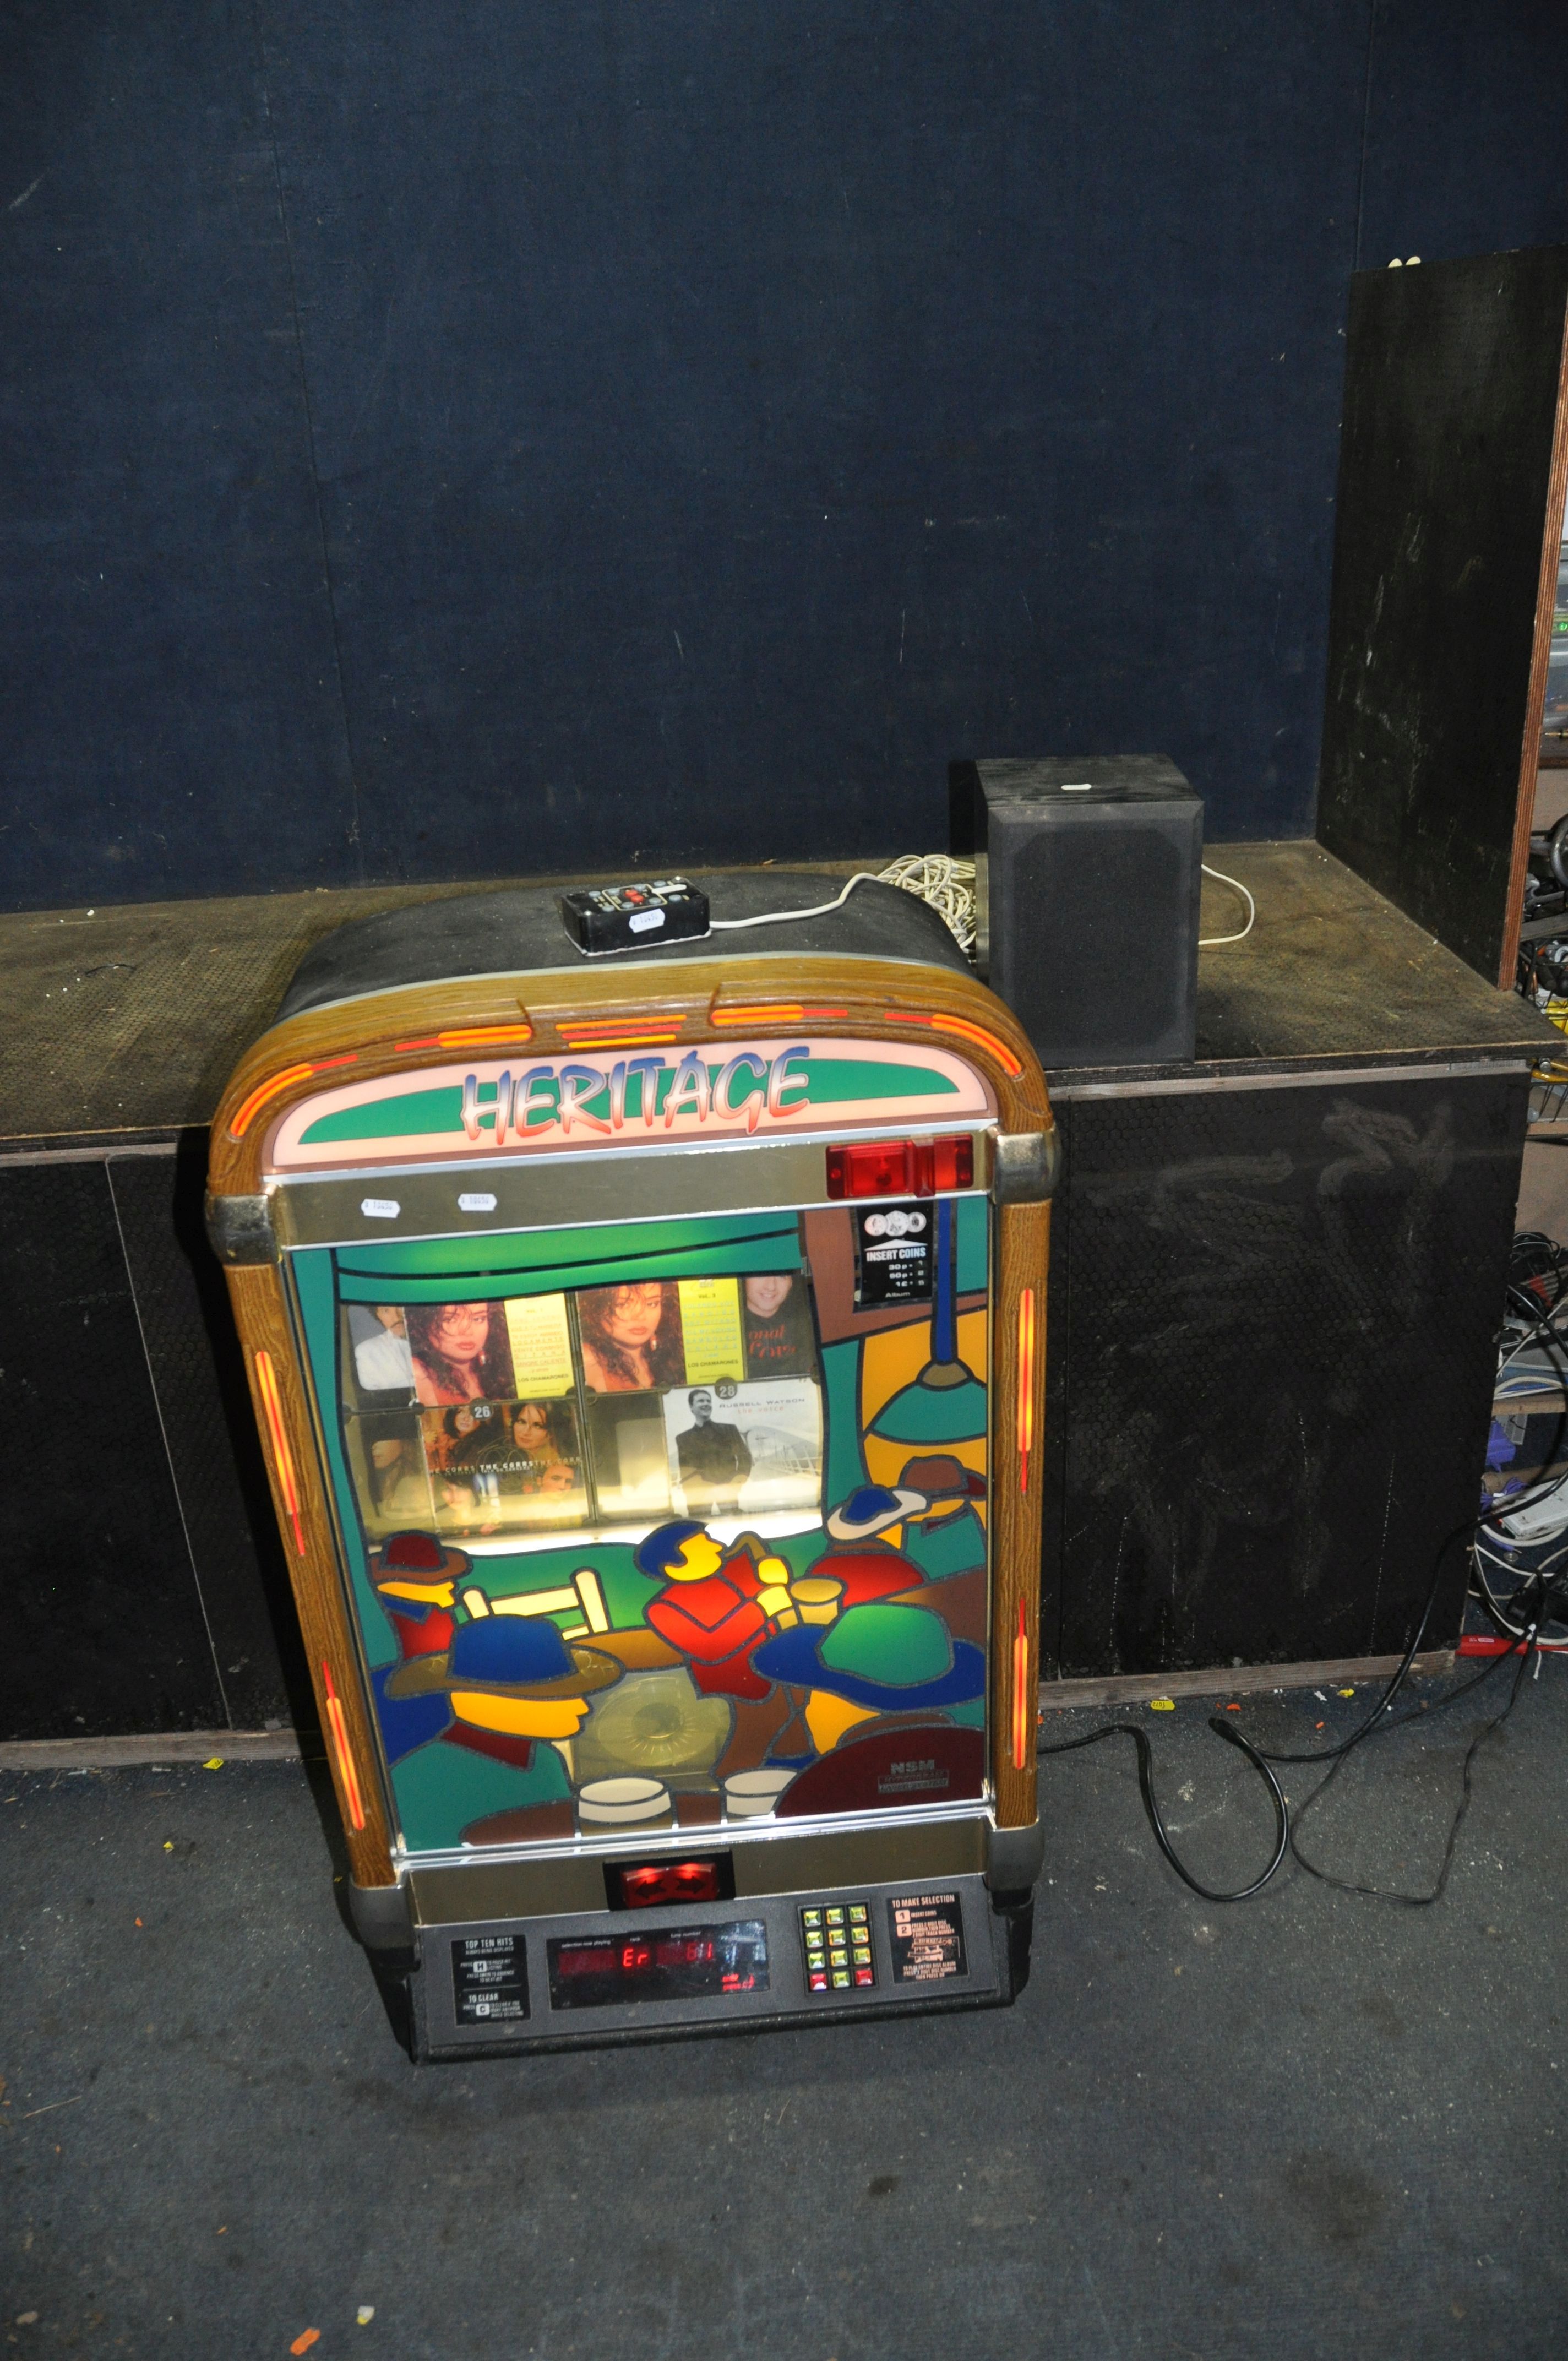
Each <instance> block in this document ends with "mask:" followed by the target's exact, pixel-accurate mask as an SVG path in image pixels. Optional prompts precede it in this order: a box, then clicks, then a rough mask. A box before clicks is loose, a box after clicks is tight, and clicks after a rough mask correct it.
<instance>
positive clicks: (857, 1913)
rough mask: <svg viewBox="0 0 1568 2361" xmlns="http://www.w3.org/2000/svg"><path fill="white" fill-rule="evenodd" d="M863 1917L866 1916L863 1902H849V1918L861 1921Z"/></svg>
mask: <svg viewBox="0 0 1568 2361" xmlns="http://www.w3.org/2000/svg"><path fill="white" fill-rule="evenodd" d="M865 1915H866V1905H865V1904H864V1903H863V1902H851V1903H850V1917H851V1918H861V1919H863V1918H864V1916H865Z"/></svg>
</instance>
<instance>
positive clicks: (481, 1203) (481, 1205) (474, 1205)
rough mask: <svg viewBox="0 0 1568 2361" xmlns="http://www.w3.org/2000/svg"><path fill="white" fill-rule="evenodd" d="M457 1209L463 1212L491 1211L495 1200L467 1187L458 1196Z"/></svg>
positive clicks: (494, 1207)
mask: <svg viewBox="0 0 1568 2361" xmlns="http://www.w3.org/2000/svg"><path fill="white" fill-rule="evenodd" d="M457 1210H458V1212H459V1213H494V1212H495V1210H496V1201H495V1199H494V1198H493V1197H491V1196H489V1195H488V1194H486V1193H484V1192H482V1191H479V1190H477V1189H468V1190H465V1191H464V1193H463V1194H462V1196H460V1197H459V1198H458V1200H457Z"/></svg>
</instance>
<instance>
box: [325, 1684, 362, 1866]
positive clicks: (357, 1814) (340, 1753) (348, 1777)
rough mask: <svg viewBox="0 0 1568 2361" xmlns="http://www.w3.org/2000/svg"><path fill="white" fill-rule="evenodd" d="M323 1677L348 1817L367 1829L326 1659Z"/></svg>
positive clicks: (340, 1702)
mask: <svg viewBox="0 0 1568 2361" xmlns="http://www.w3.org/2000/svg"><path fill="white" fill-rule="evenodd" d="M322 1678H323V1681H324V1682H325V1683H326V1719H327V1727H328V1729H329V1730H331V1732H332V1742H333V1748H334V1752H335V1753H336V1755H337V1770H338V1776H339V1778H340V1779H341V1780H342V1781H343V1793H344V1798H345V1802H346V1803H347V1806H348V1817H349V1818H350V1819H351V1820H352V1821H353V1823H354V1826H355V1827H356V1828H363V1827H364V1826H365V1798H364V1796H363V1795H361V1794H360V1792H359V1773H358V1772H357V1771H356V1769H355V1767H354V1757H353V1755H352V1754H351V1753H350V1752H349V1751H348V1724H347V1722H346V1721H345V1719H344V1715H343V1699H342V1698H341V1697H339V1696H338V1693H337V1691H336V1690H335V1689H334V1686H333V1685H332V1666H331V1665H330V1664H328V1663H327V1660H326V1658H325V1657H324V1656H323V1658H322Z"/></svg>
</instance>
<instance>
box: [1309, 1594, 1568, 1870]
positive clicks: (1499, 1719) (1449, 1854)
mask: <svg viewBox="0 0 1568 2361" xmlns="http://www.w3.org/2000/svg"><path fill="white" fill-rule="evenodd" d="M1533 1637H1534V1635H1533V1633H1531V1634H1530V1636H1528V1637H1527V1638H1525V1639H1524V1640H1522V1641H1520V1642H1519V1647H1518V1650H1517V1652H1516V1650H1514V1649H1512V1648H1510V1649H1508V1650H1506V1651H1505V1652H1504V1653H1501V1654H1499V1655H1497V1656H1494V1657H1493V1659H1492V1661H1491V1663H1490V1664H1488V1665H1487V1666H1486V1671H1485V1672H1484V1673H1482V1674H1480V1675H1479V1676H1478V1677H1477V1678H1476V1679H1475V1680H1473V1681H1466V1683H1465V1684H1464V1688H1463V1689H1460V1690H1458V1691H1456V1692H1455V1695H1457V1696H1459V1697H1464V1696H1466V1695H1468V1693H1469V1691H1470V1690H1471V1689H1474V1688H1479V1687H1480V1686H1481V1683H1482V1681H1484V1680H1486V1679H1487V1678H1488V1677H1489V1676H1490V1675H1491V1674H1493V1673H1494V1672H1496V1670H1497V1666H1498V1665H1499V1664H1507V1662H1508V1657H1509V1656H1510V1655H1513V1654H1515V1653H1518V1656H1519V1670H1518V1671H1517V1672H1516V1673H1515V1675H1514V1685H1513V1687H1512V1689H1511V1690H1510V1691H1509V1693H1508V1703H1507V1705H1506V1706H1505V1707H1504V1708H1503V1710H1502V1712H1501V1713H1498V1714H1494V1715H1493V1717H1492V1719H1491V1720H1490V1721H1485V1722H1483V1723H1482V1725H1481V1727H1480V1729H1479V1730H1477V1731H1476V1732H1475V1737H1474V1738H1473V1739H1472V1740H1471V1741H1470V1743H1469V1745H1468V1746H1467V1747H1466V1748H1465V1750H1464V1764H1463V1766H1462V1773H1461V1788H1460V1796H1459V1805H1458V1808H1457V1809H1456V1811H1455V1812H1454V1815H1453V1819H1452V1821H1451V1822H1450V1823H1449V1830H1448V1839H1447V1841H1446V1843H1445V1844H1444V1846H1443V1849H1442V1864H1441V1866H1440V1868H1439V1870H1438V1873H1437V1883H1435V1885H1434V1886H1433V1887H1432V1889H1431V1893H1430V1894H1403V1893H1401V1892H1400V1891H1399V1890H1398V1887H1397V1886H1383V1885H1360V1884H1357V1883H1356V1882H1355V1880H1354V1878H1348V1877H1335V1876H1334V1875H1333V1874H1332V1872H1331V1871H1329V1870H1326V1869H1321V1868H1320V1867H1319V1865H1318V1863H1317V1862H1316V1861H1309V1860H1308V1858H1307V1856H1306V1854H1305V1853H1304V1852H1303V1851H1302V1850H1301V1847H1300V1843H1299V1836H1300V1829H1301V1823H1302V1821H1303V1820H1304V1819H1305V1818H1306V1817H1307V1815H1308V1813H1309V1812H1310V1810H1311V1808H1312V1806H1313V1805H1314V1804H1316V1803H1318V1802H1320V1801H1321V1798H1322V1797H1323V1796H1324V1795H1327V1793H1328V1791H1329V1789H1330V1788H1331V1787H1332V1785H1333V1783H1334V1781H1335V1780H1336V1779H1337V1778H1338V1777H1339V1774H1340V1773H1341V1772H1342V1771H1343V1768H1344V1762H1345V1758H1344V1756H1343V1754H1342V1755H1341V1756H1340V1757H1339V1759H1338V1761H1337V1762H1336V1763H1335V1764H1334V1766H1333V1768H1332V1771H1331V1772H1330V1773H1329V1774H1328V1777H1327V1778H1326V1779H1325V1780H1324V1781H1323V1782H1322V1784H1321V1786H1319V1787H1316V1788H1314V1789H1313V1791H1312V1793H1311V1794H1310V1795H1309V1796H1308V1798H1307V1800H1306V1802H1305V1803H1304V1804H1303V1805H1302V1806H1301V1807H1300V1809H1299V1811H1298V1813H1297V1815H1296V1823H1295V1826H1294V1828H1292V1829H1291V1831H1290V1852H1291V1856H1292V1858H1293V1859H1294V1860H1295V1861H1297V1862H1298V1863H1299V1866H1300V1867H1301V1868H1302V1869H1304V1870H1305V1871H1306V1872H1307V1874H1308V1876H1309V1877H1315V1878H1316V1879H1317V1880H1318V1882H1319V1883H1320V1884H1322V1885H1332V1887H1333V1889H1334V1891H1335V1892H1336V1893H1337V1894H1363V1895H1365V1897H1366V1899H1367V1900H1368V1901H1371V1902H1398V1903H1402V1904H1403V1905H1405V1906H1406V1907H1407V1908H1408V1909H1411V1910H1425V1909H1430V1908H1431V1905H1432V1904H1433V1903H1436V1902H1441V1901H1442V1896H1443V1891H1444V1888H1445V1887H1446V1886H1447V1884H1448V1879H1449V1872H1450V1871H1451V1870H1452V1869H1453V1854H1454V1848H1455V1846H1456V1845H1457V1844H1458V1842H1459V1831H1460V1829H1461V1828H1463V1827H1464V1816H1465V1814H1466V1813H1467V1812H1468V1810H1469V1809H1470V1797H1471V1793H1472V1789H1471V1771H1472V1767H1473V1765H1474V1763H1475V1757H1476V1755H1477V1753H1478V1752H1479V1751H1480V1749H1481V1748H1482V1747H1483V1746H1484V1745H1485V1744H1486V1741H1487V1739H1488V1738H1490V1737H1491V1736H1492V1734H1493V1732H1494V1730H1501V1728H1502V1726H1503V1724H1504V1722H1505V1721H1507V1719H1508V1716H1509V1714H1510V1713H1512V1711H1513V1709H1514V1708H1515V1706H1516V1705H1518V1703H1519V1691H1520V1689H1521V1688H1522V1687H1523V1686H1524V1675H1525V1667H1526V1665H1527V1664H1529V1662H1530V1656H1531V1654H1532V1653H1533V1649H1532V1644H1531V1642H1532V1641H1533ZM1452 1703H1453V1698H1452V1697H1444V1698H1443V1699H1442V1704H1444V1705H1450V1704H1452ZM1422 1719H1425V1717H1424V1716H1423V1715H1421V1714H1420V1713H1407V1714H1402V1715H1401V1716H1400V1718H1399V1719H1398V1721H1397V1722H1385V1723H1384V1725H1383V1727H1384V1729H1385V1730H1402V1729H1403V1728H1404V1727H1405V1724H1406V1723H1407V1722H1411V1721H1420V1720H1422Z"/></svg>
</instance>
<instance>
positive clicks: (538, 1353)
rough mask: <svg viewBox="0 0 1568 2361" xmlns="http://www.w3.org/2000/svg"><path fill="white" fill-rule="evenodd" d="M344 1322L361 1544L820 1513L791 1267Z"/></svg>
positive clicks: (811, 1337)
mask: <svg viewBox="0 0 1568 2361" xmlns="http://www.w3.org/2000/svg"><path fill="white" fill-rule="evenodd" d="M623 1268H624V1266H623ZM387 1291H388V1294H389V1297H390V1296H392V1295H393V1294H395V1293H396V1292H397V1282H396V1281H395V1280H392V1281H389V1286H388V1290H387ZM339 1320H340V1350H341V1371H342V1399H343V1403H344V1428H345V1446H346V1455H347V1463H348V1467H349V1472H350V1476H351V1479H352V1482H353V1486H354V1489H355V1493H356V1499H357V1504H358V1507H359V1511H360V1514H361V1517H362V1519H363V1521H364V1524H365V1528H366V1531H367V1534H369V1535H370V1536H371V1538H373V1539H378V1538H381V1537H383V1536H385V1535H386V1534H388V1533H391V1532H398V1531H400V1530H402V1529H404V1528H406V1527H409V1526H411V1525H422V1526H425V1527H428V1528H429V1529H430V1530H432V1531H433V1532H438V1533H441V1534H443V1535H444V1536H450V1537H452V1538H454V1539H457V1538H461V1539H462V1540H463V1541H464V1542H466V1543H470V1544H471V1543H476V1542H478V1543H483V1542H484V1541H486V1540H487V1539H489V1538H491V1537H494V1539H495V1540H496V1541H497V1542H498V1543H499V1542H502V1541H507V1540H515V1539H516V1538H517V1537H519V1536H522V1535H526V1534H528V1533H530V1532H539V1533H550V1534H559V1533H563V1532H572V1531H585V1530H588V1529H594V1528H600V1527H604V1526H611V1525H631V1524H639V1525H643V1526H647V1525H650V1524H654V1523H657V1522H659V1521H662V1520H663V1519H667V1518H669V1517H672V1516H675V1517H687V1518H690V1519H692V1520H694V1521H697V1522H699V1523H706V1522H707V1521H710V1520H720V1521H722V1520H725V1519H736V1518H740V1519H755V1518H757V1517H762V1516H771V1515H791V1514H809V1513H814V1512H815V1511H816V1510H817V1508H818V1506H819V1504H820V1499H821V1489H822V1395H821V1372H820V1362H819V1356H818V1347H817V1335H816V1330H815V1324H814V1321H813V1315H812V1305H811V1290H810V1281H809V1279H808V1277H807V1275H806V1272H805V1271H803V1270H802V1269H801V1268H799V1267H798V1265H796V1266H795V1268H790V1269H785V1270H775V1271H762V1272H752V1273H749V1274H747V1275H745V1276H734V1275H730V1274H716V1275H712V1276H707V1275H699V1276H696V1277H692V1278H682V1279H636V1278H631V1279H621V1280H618V1281H616V1282H615V1283H613V1284H610V1285H606V1286H598V1287H585V1288H575V1289H565V1290H559V1291H556V1292H547V1293H541V1294H536V1295H507V1294H497V1295H495V1296H493V1297H489V1298H486V1299H475V1298H469V1297H465V1298H464V1299H462V1300H454V1301H447V1302H429V1301H384V1302H376V1303H345V1304H343V1305H342V1306H341V1307H340V1312H339Z"/></svg>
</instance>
